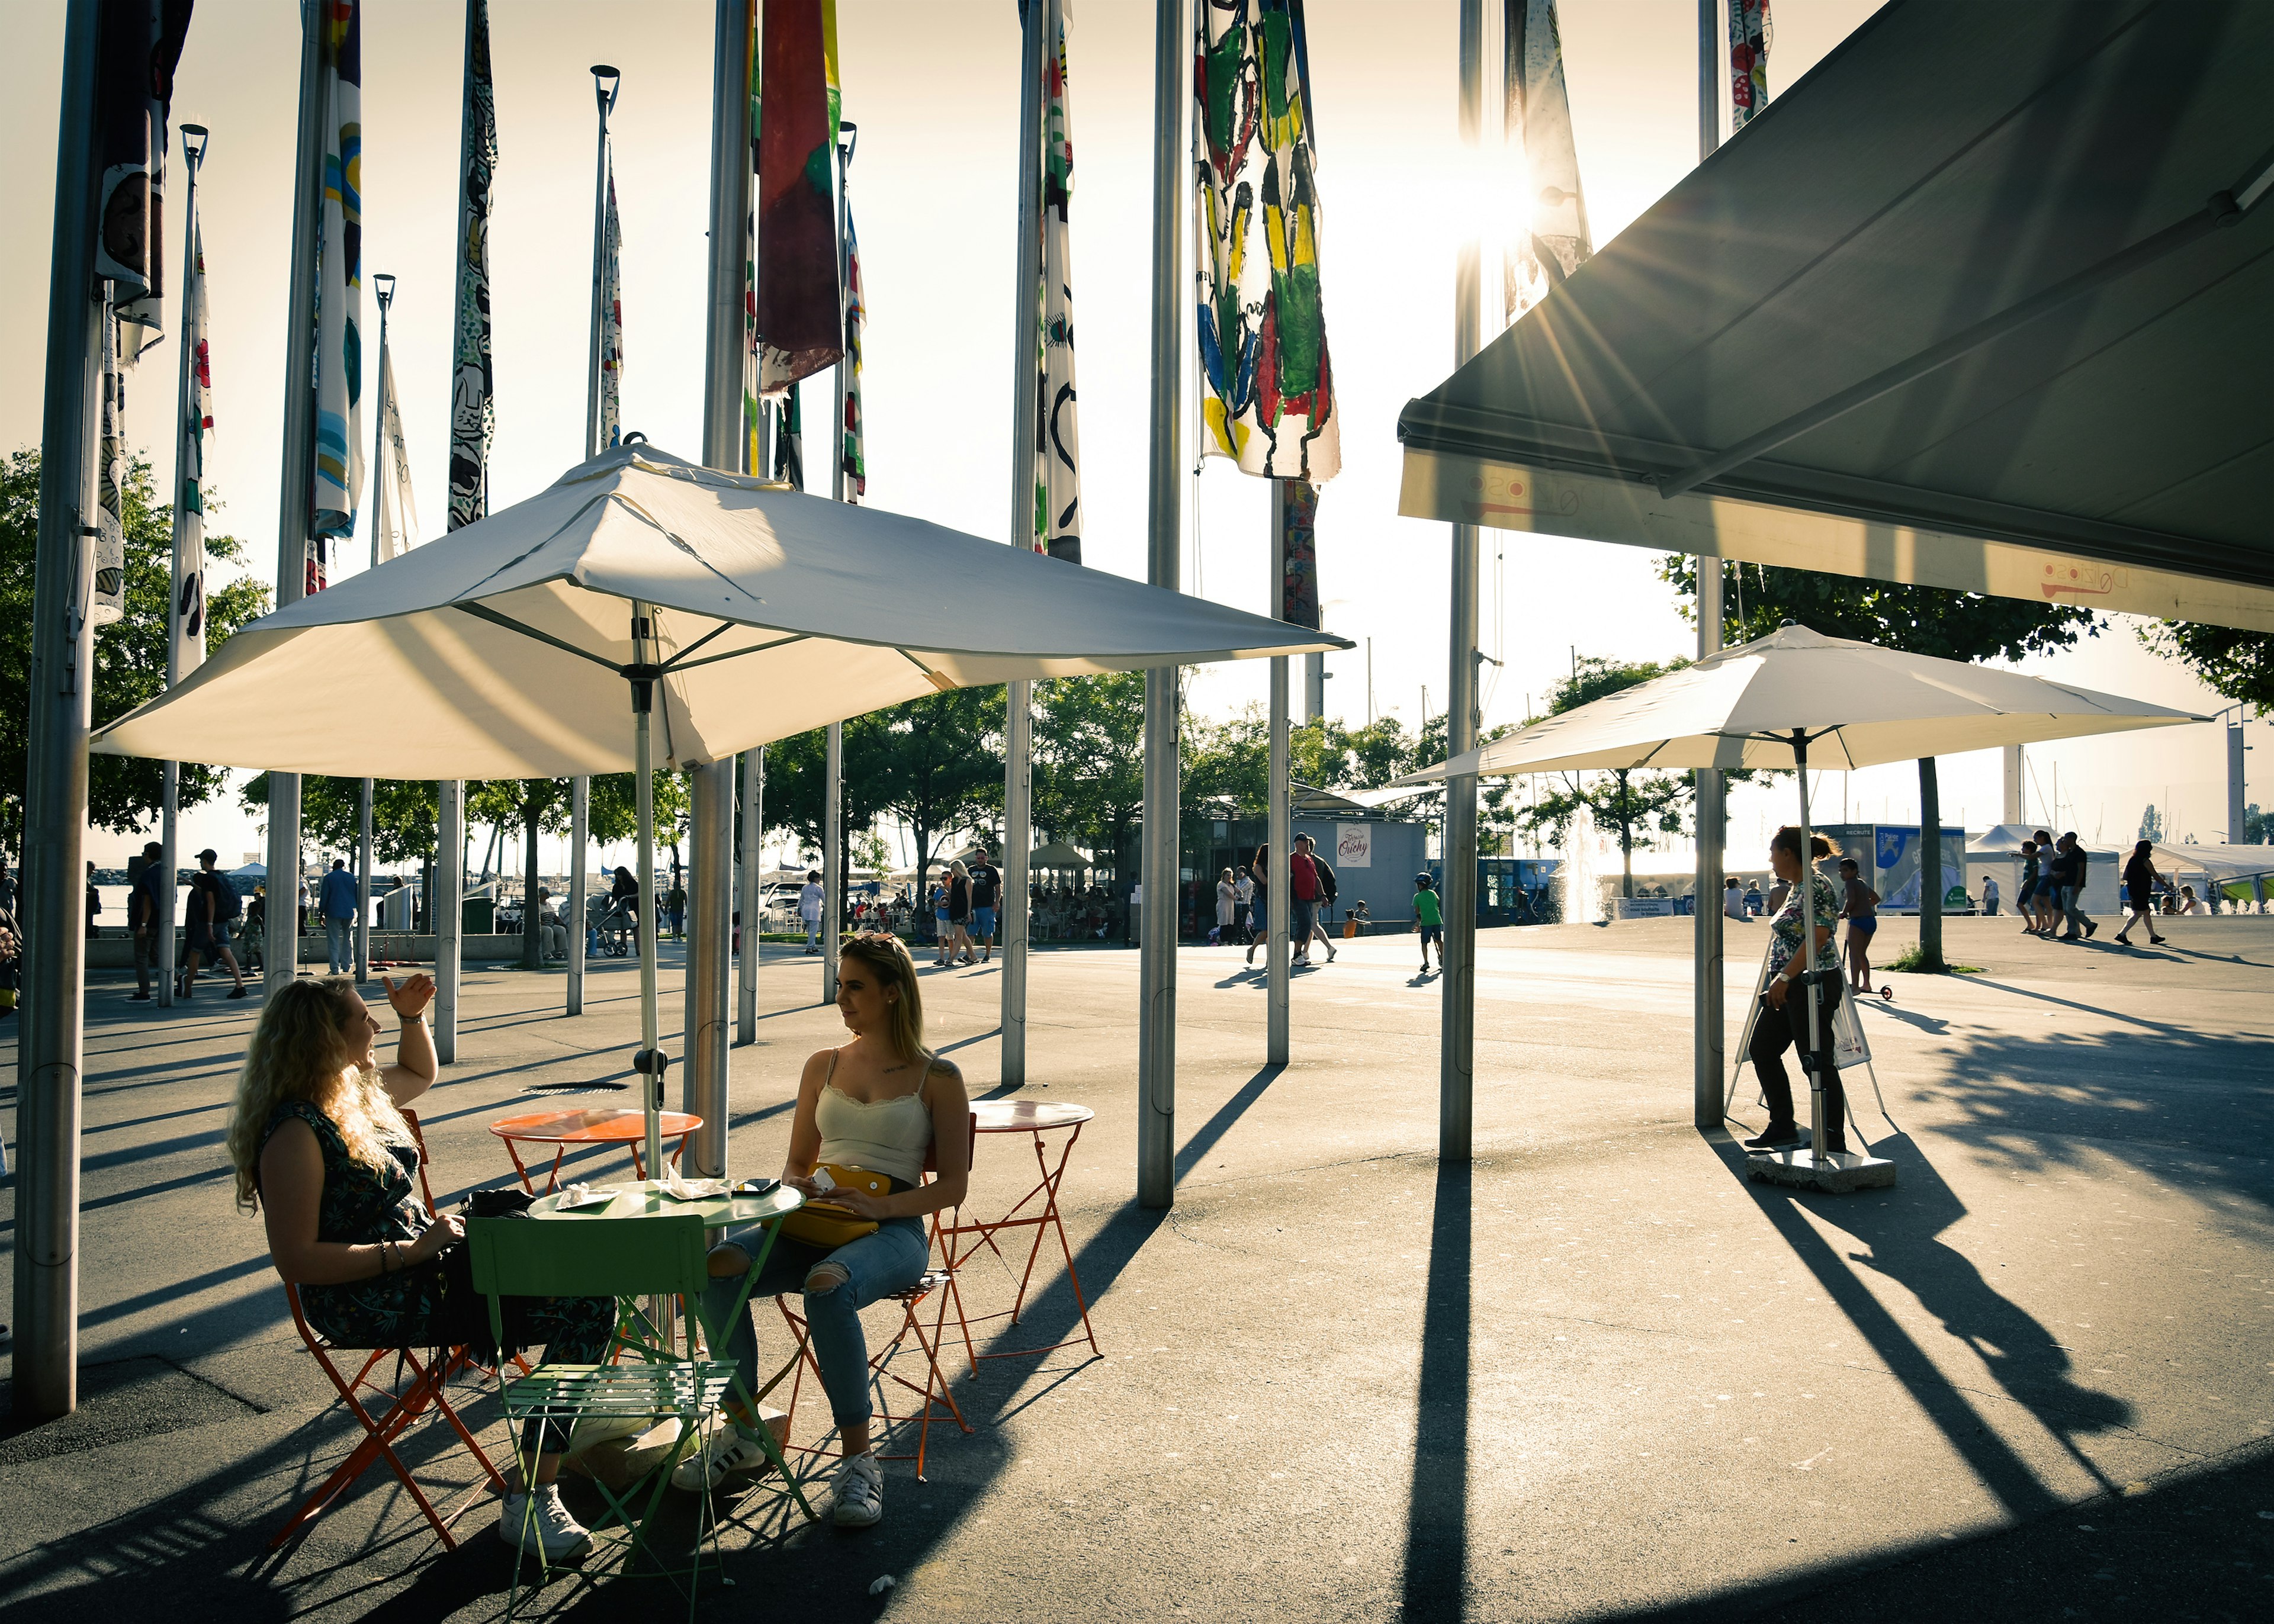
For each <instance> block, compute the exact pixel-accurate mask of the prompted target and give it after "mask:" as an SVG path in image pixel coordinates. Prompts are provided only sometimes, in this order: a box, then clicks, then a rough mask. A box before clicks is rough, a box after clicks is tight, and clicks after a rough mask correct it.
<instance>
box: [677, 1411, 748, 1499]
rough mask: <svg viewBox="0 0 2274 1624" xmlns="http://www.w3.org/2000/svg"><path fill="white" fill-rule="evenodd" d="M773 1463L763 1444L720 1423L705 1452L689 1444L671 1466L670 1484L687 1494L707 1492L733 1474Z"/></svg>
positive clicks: (730, 1426)
mask: <svg viewBox="0 0 2274 1624" xmlns="http://www.w3.org/2000/svg"><path fill="white" fill-rule="evenodd" d="M772 1464H773V1462H772V1460H770V1459H769V1458H768V1457H767V1455H766V1447H765V1446H764V1444H762V1443H760V1442H759V1441H758V1440H757V1439H755V1438H745V1437H743V1436H742V1433H741V1432H740V1431H738V1430H737V1429H736V1428H734V1426H732V1425H727V1426H723V1427H721V1428H719V1431H718V1432H714V1433H712V1435H711V1447H710V1449H709V1450H708V1451H707V1452H706V1451H704V1450H702V1449H698V1448H697V1447H694V1446H693V1445H689V1447H688V1450H687V1453H686V1454H685V1455H681V1456H680V1457H679V1464H678V1465H676V1466H674V1467H673V1468H672V1469H671V1486H672V1487H673V1488H674V1489H684V1490H686V1491H687V1492H689V1494H707V1493H709V1492H711V1491H712V1490H713V1489H715V1488H717V1487H718V1486H719V1485H720V1484H722V1483H724V1482H726V1480H727V1477H729V1476H730V1475H732V1474H733V1473H735V1472H755V1471H764V1470H765V1469H766V1468H767V1467H769V1466H771V1465H772Z"/></svg>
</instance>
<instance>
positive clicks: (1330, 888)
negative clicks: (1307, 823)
mask: <svg viewBox="0 0 2274 1624" xmlns="http://www.w3.org/2000/svg"><path fill="white" fill-rule="evenodd" d="M1303 838H1304V839H1306V840H1308V839H1309V838H1310V836H1308V835H1305V836H1304V837H1303ZM1310 855H1311V867H1312V868H1314V869H1315V870H1317V872H1318V876H1319V897H1318V906H1317V907H1316V909H1315V910H1314V914H1313V916H1312V920H1311V935H1312V936H1313V937H1314V938H1315V939H1316V940H1318V941H1321V942H1323V943H1325V944H1327V962H1328V963H1329V964H1332V963H1334V961H1335V939H1334V937H1333V936H1329V934H1328V933H1327V924H1328V921H1329V920H1331V919H1332V918H1333V917H1334V907H1335V871H1334V869H1333V868H1332V867H1331V866H1330V865H1329V863H1328V861H1327V860H1326V859H1325V858H1323V857H1321V856H1320V855H1319V853H1318V851H1317V849H1316V848H1315V847H1314V848H1312V850H1311V854H1310ZM1303 945H1304V947H1305V948H1306V950H1307V949H1308V948H1309V946H1310V944H1309V943H1307V942H1306V943H1305V944H1303Z"/></svg>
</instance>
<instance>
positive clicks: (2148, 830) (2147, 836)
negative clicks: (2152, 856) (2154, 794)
mask: <svg viewBox="0 0 2274 1624" xmlns="http://www.w3.org/2000/svg"><path fill="white" fill-rule="evenodd" d="M2140 838H2142V840H2161V839H2163V838H2165V834H2164V815H2163V814H2162V813H2161V812H2158V811H2157V810H2156V803H2155V802H2154V801H2150V802H2149V803H2148V809H2147V810H2146V811H2144V812H2142V814H2140Z"/></svg>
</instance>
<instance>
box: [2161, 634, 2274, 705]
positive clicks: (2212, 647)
mask: <svg viewBox="0 0 2274 1624" xmlns="http://www.w3.org/2000/svg"><path fill="white" fill-rule="evenodd" d="M2140 641H2141V642H2142V643H2146V644H2147V645H2148V646H2149V647H2150V648H2151V649H2153V650H2156V652H2157V653H2158V654H2162V655H2165V656H2167V657H2169V658H2172V659H2175V660H2177V661H2179V662H2180V665H2185V666H2186V667H2187V669H2188V670H2189V671H2192V672H2193V673H2195V676H2196V677H2197V678H2198V679H2199V680H2201V681H2202V684H2203V686H2204V687H2206V688H2210V689H2211V690H2212V691H2213V692H2214V693H2217V694H2220V695H2224V696H2225V697H2226V698H2228V699H2232V700H2234V701H2236V702H2237V703H2241V704H2248V705H2256V706H2257V707H2258V708H2259V709H2260V710H2262V711H2266V710H2274V634H2269V633H2266V632H2246V631H2237V630H2236V629H2235V628H2233V627H2231V626H2203V625H2200V624H2198V623H2196V622H2195V621H2192V620H2158V621H2157V622H2156V623H2155V624H2154V625H2153V626H2143V627H2142V628H2140Z"/></svg>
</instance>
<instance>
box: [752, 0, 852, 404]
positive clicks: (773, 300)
mask: <svg viewBox="0 0 2274 1624" xmlns="http://www.w3.org/2000/svg"><path fill="white" fill-rule="evenodd" d="M764 5H765V11H764V32H763V34H762V35H761V39H760V46H759V56H760V64H759V67H760V71H759V73H757V74H756V75H754V76H753V80H752V86H753V99H754V102H756V101H757V86H758V85H759V84H761V83H763V85H764V93H765V94H764V98H763V104H762V106H754V107H753V109H752V116H753V118H754V120H755V122H754V124H753V131H754V134H755V137H756V139H757V147H758V156H757V175H758V184H757V204H758V207H757V233H758V252H757V312H756V315H757V331H758V380H757V382H758V393H759V394H760V395H764V396H773V395H779V394H780V393H781V392H782V391H783V390H785V389H787V387H789V386H790V385H791V384H793V383H794V382H796V381H797V380H799V379H801V378H806V377H810V376H811V375H812V374H813V373H815V372H820V371H821V370H822V369H823V368H825V367H829V366H834V365H836V364H837V362H838V359H839V358H840V357H841V356H843V354H844V353H845V329H844V324H843V316H844V305H843V301H842V295H841V292H840V288H839V284H838V253H839V247H838V230H837V205H836V199H834V198H833V197H832V195H831V178H832V177H831V171H832V169H833V168H834V167H835V165H834V162H833V159H832V154H834V153H835V151H836V147H837V106H838V98H837V94H836V88H835V87H836V82H837V76H836V61H837V8H836V5H835V4H833V0H764ZM761 113H762V114H763V117H761V116H760V115H761Z"/></svg>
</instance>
